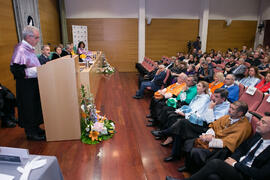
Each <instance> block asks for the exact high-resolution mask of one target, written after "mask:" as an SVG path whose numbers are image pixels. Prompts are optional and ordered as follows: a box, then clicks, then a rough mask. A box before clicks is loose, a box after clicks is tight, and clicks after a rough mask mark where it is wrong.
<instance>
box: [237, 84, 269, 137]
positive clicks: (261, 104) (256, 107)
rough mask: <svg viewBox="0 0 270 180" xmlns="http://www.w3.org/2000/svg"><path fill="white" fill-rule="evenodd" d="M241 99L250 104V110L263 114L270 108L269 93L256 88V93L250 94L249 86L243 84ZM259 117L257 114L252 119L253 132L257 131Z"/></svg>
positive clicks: (240, 85)
mask: <svg viewBox="0 0 270 180" xmlns="http://www.w3.org/2000/svg"><path fill="white" fill-rule="evenodd" d="M239 88H240V91H239V101H244V102H246V103H247V104H248V107H249V111H251V112H255V113H257V114H259V115H261V116H263V115H264V113H265V112H267V111H269V109H270V102H268V101H269V99H268V98H270V97H269V96H270V95H269V94H263V93H262V92H261V91H259V90H256V92H255V93H254V95H250V94H248V93H247V92H246V91H247V89H248V88H244V86H243V85H242V84H239ZM258 121H259V119H258V118H257V117H255V116H253V117H252V119H251V125H252V129H253V132H254V133H255V132H256V124H257V122H258Z"/></svg>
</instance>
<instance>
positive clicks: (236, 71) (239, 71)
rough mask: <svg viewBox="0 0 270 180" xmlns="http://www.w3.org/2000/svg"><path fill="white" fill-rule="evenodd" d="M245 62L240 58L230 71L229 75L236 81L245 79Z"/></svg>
mask: <svg viewBox="0 0 270 180" xmlns="http://www.w3.org/2000/svg"><path fill="white" fill-rule="evenodd" d="M244 62H245V60H244V59H243V58H240V59H239V60H238V64H236V65H235V66H234V67H233V68H232V69H231V73H232V74H233V75H234V76H235V79H236V80H240V79H242V78H244V77H245V72H246V70H247V66H246V65H245V64H244Z"/></svg>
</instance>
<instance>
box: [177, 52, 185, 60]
mask: <svg viewBox="0 0 270 180" xmlns="http://www.w3.org/2000/svg"><path fill="white" fill-rule="evenodd" d="M177 58H178V60H179V61H183V60H184V59H185V56H184V53H183V52H178V53H177Z"/></svg>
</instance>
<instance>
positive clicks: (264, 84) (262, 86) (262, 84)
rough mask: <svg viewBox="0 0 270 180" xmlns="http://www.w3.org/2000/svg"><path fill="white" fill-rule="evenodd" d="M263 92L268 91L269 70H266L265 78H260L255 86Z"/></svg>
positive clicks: (269, 82) (269, 86) (269, 84)
mask: <svg viewBox="0 0 270 180" xmlns="http://www.w3.org/2000/svg"><path fill="white" fill-rule="evenodd" d="M255 87H256V88H257V89H258V90H260V91H261V92H263V93H269V89H270V71H268V72H267V74H266V76H265V78H262V80H261V82H259V84H257V85H256V86H255Z"/></svg>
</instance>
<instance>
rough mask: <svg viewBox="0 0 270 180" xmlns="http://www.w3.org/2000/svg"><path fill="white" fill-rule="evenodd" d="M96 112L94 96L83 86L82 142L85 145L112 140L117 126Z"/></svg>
mask: <svg viewBox="0 0 270 180" xmlns="http://www.w3.org/2000/svg"><path fill="white" fill-rule="evenodd" d="M99 113H100V112H99V111H97V110H96V106H95V104H94V98H93V96H92V94H90V93H89V94H88V93H87V92H86V90H85V88H84V86H83V85H82V86H81V133H82V134H81V140H82V142H83V143H85V144H97V143H99V142H101V141H104V140H107V139H110V138H112V136H113V135H114V134H115V126H114V122H113V121H112V120H109V119H107V118H106V117H105V116H101V115H100V114H99Z"/></svg>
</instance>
